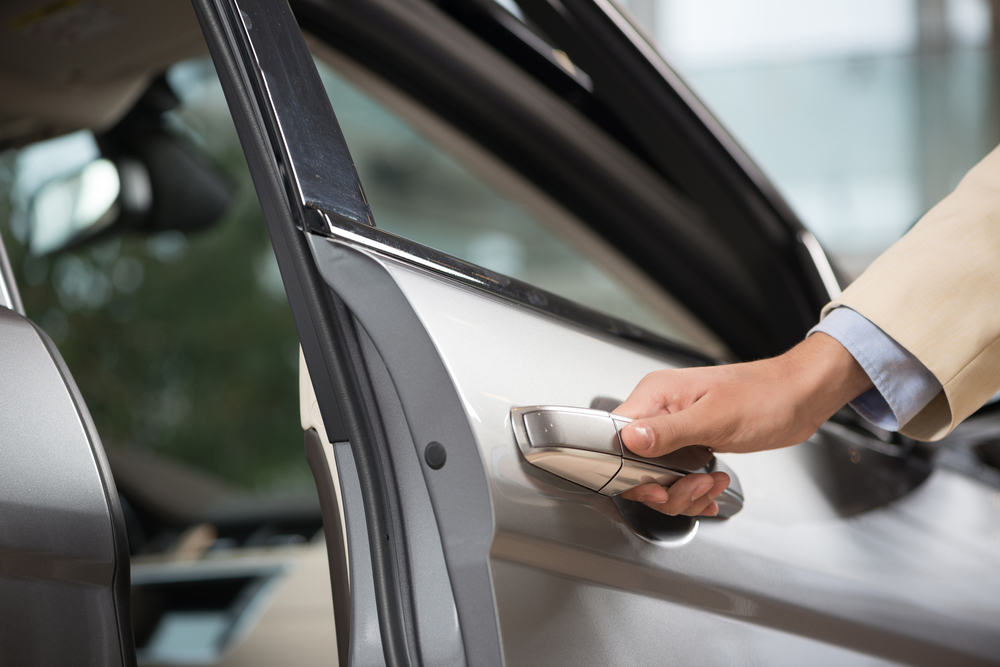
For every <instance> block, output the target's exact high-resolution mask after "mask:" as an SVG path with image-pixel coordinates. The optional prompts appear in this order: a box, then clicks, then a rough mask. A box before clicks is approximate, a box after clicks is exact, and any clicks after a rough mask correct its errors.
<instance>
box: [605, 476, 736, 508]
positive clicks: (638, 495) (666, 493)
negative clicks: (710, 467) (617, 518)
mask: <svg viewBox="0 0 1000 667" xmlns="http://www.w3.org/2000/svg"><path fill="white" fill-rule="evenodd" d="M727 486H729V475H727V474H726V473H724V472H713V473H711V474H692V475H686V476H684V477H682V478H681V479H679V480H678V481H677V482H675V483H674V484H673V485H672V486H671V487H670V488H669V489H664V488H663V487H661V486H660V485H659V484H641V485H639V486H636V487H634V488H631V489H629V490H628V491H626V492H624V493H622V497H624V498H627V499H628V500H635V501H639V502H642V503H643V504H645V505H646V506H647V507H650V508H652V509H655V510H656V511H658V512H663V513H664V514H669V515H670V516H676V515H678V514H683V515H685V516H699V515H703V516H715V515H716V514H718V513H719V506H718V504H717V503H716V502H715V498H716V497H718V495H719V494H720V493H722V492H723V491H724V490H725V489H726V487H727Z"/></svg>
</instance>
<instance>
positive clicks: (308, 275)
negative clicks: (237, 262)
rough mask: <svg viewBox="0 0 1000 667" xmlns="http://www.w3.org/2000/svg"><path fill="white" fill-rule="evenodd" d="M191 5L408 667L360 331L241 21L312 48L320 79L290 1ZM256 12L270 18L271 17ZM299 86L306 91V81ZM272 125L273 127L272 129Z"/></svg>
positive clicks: (387, 617)
mask: <svg viewBox="0 0 1000 667" xmlns="http://www.w3.org/2000/svg"><path fill="white" fill-rule="evenodd" d="M193 4H194V8H195V13H196V15H197V16H198V21H199V23H200V24H201V28H202V31H203V32H204V33H205V37H206V41H207V42H208V47H209V51H210V52H211V54H212V60H213V61H214V62H215V67H216V70H217V71H218V73H219V79H220V81H221V82H222V88H223V91H224V92H225V94H226V100H227V102H228V103H229V108H230V111H231V113H232V116H233V121H234V122H235V124H236V130H237V134H238V135H239V138H240V143H241V144H242V146H243V152H244V155H245V156H246V159H247V163H248V166H249V168H250V174H251V177H252V178H253V182H254V186H255V188H256V191H257V196H258V199H259V200H260V204H261V208H262V209H263V212H264V220H265V222H266V224H267V229H268V234H269V235H270V238H271V244H272V247H273V248H274V253H275V257H276V258H277V261H278V268H279V270H280V272H281V277H282V282H283V283H284V285H285V291H286V293H287V295H288V301H289V304H290V306H291V310H292V316H293V318H294V320H295V325H296V328H297V330H298V334H299V340H300V342H301V344H302V351H303V355H304V356H305V359H306V363H307V365H308V366H309V371H310V376H311V377H312V381H313V386H314V389H315V391H316V396H317V399H318V401H319V406H320V411H321V413H322V416H323V423H324V425H325V427H326V429H327V436H328V437H329V438H330V439H331V440H332V441H341V440H350V443H351V450H352V452H353V454H354V458H355V461H356V464H357V471H358V478H359V482H360V486H361V495H362V502H363V503H364V506H365V519H366V521H367V524H368V535H369V547H370V549H371V559H372V576H373V580H374V588H375V602H376V608H377V609H378V616H379V629H380V633H381V638H382V646H383V651H384V657H385V660H386V664H387V665H389V666H391V667H396V666H401V667H402V666H408V665H410V664H411V660H410V655H409V652H408V648H407V643H406V633H405V627H406V620H405V618H404V616H403V609H402V606H401V604H400V597H401V593H400V590H399V587H400V582H399V580H398V577H397V572H398V570H397V564H396V562H395V558H394V549H393V548H392V547H391V544H390V542H394V540H393V539H392V534H393V523H392V518H391V515H390V509H389V503H388V500H387V493H388V491H387V487H388V486H390V485H391V483H392V482H391V480H388V479H386V478H385V477H383V476H382V474H381V472H382V471H380V470H379V465H378V458H377V453H376V452H375V451H374V450H373V448H374V441H373V438H372V437H371V434H370V422H369V419H368V416H367V414H366V412H365V408H364V405H363V404H362V403H361V401H360V399H359V396H360V393H359V392H358V390H357V388H356V387H355V386H354V380H355V377H356V376H355V370H354V369H353V368H352V367H351V365H350V355H349V353H348V351H347V348H346V347H345V346H346V345H348V344H349V343H350V341H351V339H352V337H353V336H354V332H353V330H352V328H351V323H350V321H345V320H344V318H343V305H342V304H340V303H339V301H338V300H337V299H336V297H335V296H334V295H333V294H332V293H331V292H330V290H329V289H328V288H327V287H326V286H325V284H324V283H323V281H322V279H321V278H320V277H319V275H318V273H317V271H316V267H315V264H314V263H313V261H312V257H311V255H310V252H309V249H308V247H307V246H306V243H305V239H304V238H303V235H302V233H301V232H300V231H299V229H298V228H297V227H299V226H301V219H299V220H296V218H297V217H298V218H300V217H301V216H302V209H301V200H299V199H298V195H299V194H300V193H299V191H298V190H297V188H295V187H294V185H293V182H292V181H293V179H294V172H293V171H292V170H291V169H290V168H289V167H288V163H287V162H286V161H285V156H284V148H285V146H284V145H283V142H282V139H281V137H280V135H278V136H276V134H275V132H276V129H275V127H276V125H277V119H275V118H274V117H273V116H270V115H269V113H268V112H269V111H270V110H273V109H271V108H270V105H269V104H268V101H267V90H266V86H265V85H264V83H263V81H262V79H261V72H260V71H259V69H258V68H257V67H256V64H255V54H254V50H253V48H252V47H251V45H250V40H249V38H248V36H247V34H246V33H244V32H242V29H241V28H240V24H239V23H238V22H237V21H236V19H235V17H236V16H240V15H241V12H246V10H247V9H249V10H250V11H249V12H248V13H245V14H243V18H242V19H241V22H245V21H247V20H248V19H249V22H251V23H253V22H256V24H257V27H258V29H259V30H261V31H263V32H267V33H269V37H270V39H271V40H272V42H271V43H270V45H269V46H268V49H267V53H268V54H270V55H271V56H273V57H279V58H283V57H287V58H293V57H294V56H295V55H298V56H299V57H300V59H301V56H302V52H303V51H304V52H305V54H306V55H305V59H304V60H303V61H302V62H303V63H308V67H307V68H306V69H307V70H308V69H311V70H312V71H313V72H314V73H315V66H314V65H313V63H312V59H311V57H309V56H308V50H307V49H306V47H305V42H304V41H303V39H302V33H301V32H300V31H299V28H298V25H297V24H296V23H295V20H294V18H293V17H292V16H291V11H290V10H289V9H288V6H287V4H285V3H283V2H278V3H270V4H268V5H267V7H265V8H261V6H260V5H261V4H262V3H258V2H252V1H251V0H246V1H241V2H240V6H237V4H236V1H235V0H193ZM251 5H252V6H251ZM258 10H259V11H260V12H261V13H263V14H266V15H267V18H266V20H265V19H264V18H263V17H262V15H261V13H258ZM279 32H280V33H281V35H282V36H283V37H284V38H285V39H286V40H287V43H285V44H281V45H278V44H275V43H273V40H275V39H277V35H276V34H272V33H279ZM316 79H317V80H318V74H316ZM296 80H297V81H298V82H299V83H300V84H301V79H296ZM320 85H322V84H320ZM324 95H325V93H324ZM324 99H325V98H324ZM327 105H329V101H327ZM332 113H333V111H332V109H330V114H331V115H332ZM265 118H269V119H270V120H269V121H267V122H265ZM286 120H287V119H286ZM345 148H346V147H345ZM348 157H349V156H348ZM349 217H351V219H354V218H355V216H349ZM338 311H339V312H338Z"/></svg>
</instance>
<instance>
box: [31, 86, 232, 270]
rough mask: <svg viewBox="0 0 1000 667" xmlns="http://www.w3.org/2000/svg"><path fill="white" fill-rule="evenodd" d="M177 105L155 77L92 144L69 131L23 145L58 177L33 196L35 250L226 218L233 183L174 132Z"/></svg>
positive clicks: (192, 227) (186, 228)
mask: <svg viewBox="0 0 1000 667" xmlns="http://www.w3.org/2000/svg"><path fill="white" fill-rule="evenodd" d="M177 103H178V102H177V99H176V97H174V95H173V93H172V92H171V91H170V89H169V87H168V86H167V84H166V81H165V80H164V79H162V78H161V79H157V80H156V81H154V82H153V83H152V84H151V85H150V88H149V89H148V90H147V91H146V93H145V94H144V95H143V96H142V97H141V98H140V99H139V101H138V102H137V103H136V105H135V107H133V109H132V110H131V111H130V112H129V113H127V114H126V115H125V116H124V117H123V118H122V120H121V121H119V123H118V124H117V125H116V126H114V127H112V128H111V129H110V130H108V131H106V132H104V133H103V134H101V135H99V136H97V137H94V136H93V135H91V134H90V133H87V135H88V137H89V143H88V141H82V140H79V139H80V137H76V139H75V140H66V139H70V138H72V137H73V136H74V135H69V136H68V137H64V138H60V139H55V140H51V141H48V142H43V143H41V144H36V145H35V146H32V147H29V148H27V149H25V151H26V152H32V151H33V152H34V153H35V154H36V157H37V159H35V160H33V162H34V163H35V164H34V166H35V167H36V170H37V171H42V172H43V173H45V172H47V173H49V174H53V175H54V174H57V173H58V174H59V175H58V176H56V177H55V178H54V179H53V180H51V181H48V182H45V181H44V180H42V181H41V183H42V185H41V187H37V186H35V187H37V189H35V190H34V192H33V193H31V194H30V195H29V196H28V207H27V211H28V216H27V221H28V233H27V236H28V247H29V249H30V251H31V253H32V254H34V255H45V254H48V253H51V252H55V251H58V250H63V249H65V248H69V247H71V246H76V245H79V244H81V243H84V242H87V241H91V240H96V239H97V238H101V237H105V236H108V235H111V234H117V233H121V232H125V231H133V232H145V233H156V232H162V231H167V230H176V231H181V232H194V231H199V230H202V229H206V228H208V227H210V226H212V225H213V224H215V223H216V222H218V221H219V220H220V219H221V218H222V216H223V215H225V213H226V210H227V209H228V208H229V203H230V201H231V200H232V196H233V192H234V188H233V185H232V184H231V183H230V182H229V180H228V179H227V178H226V177H225V176H224V175H223V174H222V173H220V171H219V170H218V169H217V168H216V167H215V166H214V165H213V164H211V162H210V161H208V160H206V159H205V158H204V157H203V156H202V155H201V154H200V152H199V151H197V150H196V149H195V147H194V146H191V145H190V144H189V143H188V142H187V141H185V140H184V139H183V138H181V137H178V136H176V135H175V134H174V132H172V131H169V130H168V127H167V125H168V124H167V123H166V122H165V120H164V116H163V115H164V113H166V112H167V111H169V110H170V109H172V108H174V107H175V106H176V105H177ZM81 165H82V166H81ZM74 167H76V170H75V171H70V172H69V173H66V171H65V169H66V168H68V169H73V168H74ZM60 172H61V173H60ZM36 182H37V181H36Z"/></svg>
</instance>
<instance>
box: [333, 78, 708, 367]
mask: <svg viewBox="0 0 1000 667" xmlns="http://www.w3.org/2000/svg"><path fill="white" fill-rule="evenodd" d="M317 65H318V67H319V70H320V74H321V76H322V79H323V83H324V84H325V85H326V88H327V93H328V94H329V96H330V99H331V101H332V103H333V106H334V109H335V111H336V113H337V118H338V120H339V121H340V125H341V128H342V129H343V132H344V136H345V137H346V138H347V142H348V145H349V147H350V150H351V155H352V156H353V157H354V161H355V164H356V166H357V169H358V174H359V176H360V178H361V182H362V184H363V185H364V188H365V194H366V196H367V198H368V202H369V204H370V205H371V208H372V212H373V214H374V216H375V224H376V225H377V226H379V227H380V228H383V229H385V230H387V231H390V232H393V233H394V234H398V235H399V236H402V237H405V238H407V239H410V240H413V241H417V242H419V243H422V244H424V245H427V246H430V247H432V248H435V249H438V250H442V251H444V252H446V253H448V254H451V255H455V256H457V257H460V258H462V259H465V260H467V261H470V262H472V263H474V264H478V265H480V266H484V267H486V268H488V269H491V270H493V271H497V272H499V273H503V274H505V275H508V276H511V277H513V278H517V279H519V280H522V281H525V282H527V283H530V284H532V285H535V286H537V287H540V288H542V289H545V290H547V291H550V292H553V293H555V294H557V295H559V296H562V297H566V298H568V299H571V300H573V301H576V302H577V303H580V304H583V305H585V306H588V307H590V308H593V309H595V310H599V311H602V312H604V313H607V314H610V315H612V316H615V317H618V318H621V319H624V320H628V321H630V322H633V323H635V324H638V325H640V326H642V327H644V328H647V329H649V330H651V331H654V332H656V333H659V334H660V335H662V336H665V337H667V338H670V339H672V340H675V341H679V342H682V343H684V344H687V345H689V346H691V347H695V348H697V349H701V350H702V351H705V352H708V353H714V354H717V355H718V354H720V346H719V345H718V344H717V343H715V341H714V339H711V337H710V336H709V335H707V334H706V333H705V332H704V331H703V330H702V329H701V328H700V325H698V324H697V323H695V322H694V321H693V318H692V317H691V316H690V315H687V313H686V312H684V311H683V310H682V309H681V308H680V307H679V306H677V305H674V304H671V306H670V309H668V308H663V307H657V305H654V304H653V303H651V302H650V300H648V299H643V298H641V297H640V296H639V295H638V293H637V291H636V290H633V289H630V288H629V286H627V285H626V284H624V283H623V282H622V281H621V280H619V279H618V278H617V277H616V276H614V275H612V273H611V272H610V271H608V270H607V269H605V268H604V267H603V266H602V265H601V264H599V263H598V262H597V261H595V260H594V259H593V258H592V257H590V256H588V255H587V254H585V253H584V252H583V251H581V250H580V249H579V248H580V247H581V241H580V237H582V236H583V235H584V234H585V233H586V232H585V231H583V230H580V229H579V227H578V226H574V225H577V224H578V223H574V225H571V226H570V227H569V228H564V229H565V231H563V232H561V233H557V232H555V231H553V226H552V225H551V224H545V223H543V222H542V221H541V220H539V219H538V218H537V217H535V216H534V215H532V214H531V213H529V212H528V211H527V210H526V208H525V206H524V205H522V204H521V203H520V202H518V201H515V200H513V199H511V198H510V197H508V196H505V195H504V194H502V193H501V192H499V191H498V190H497V189H496V188H494V187H492V186H491V184H489V183H487V182H486V181H485V180H484V179H483V178H481V177H479V176H478V175H477V174H476V173H473V171H471V170H470V169H469V168H467V167H466V166H464V165H463V164H461V163H459V162H458V161H456V160H455V159H453V158H452V157H451V156H450V155H449V154H448V153H446V152H445V151H444V150H442V149H441V148H439V147H438V146H436V145H435V144H434V143H432V142H431V141H429V140H428V139H427V138H425V137H424V136H423V135H422V134H420V133H419V132H417V131H416V130H414V129H413V128H412V127H411V126H410V125H409V124H408V123H407V122H404V121H403V120H402V119H401V118H400V117H399V116H397V115H396V114H395V113H393V112H392V111H390V110H389V109H387V108H386V107H385V106H384V105H382V104H381V103H380V102H378V101H376V100H375V99H373V98H372V97H371V96H370V95H368V94H366V93H365V92H363V91H362V90H361V89H360V88H359V87H357V86H356V85H354V84H352V83H351V82H349V81H348V80H347V79H346V78H345V77H343V76H341V75H340V74H338V73H336V72H334V70H333V69H331V67H329V66H327V65H326V64H324V63H323V62H318V63H317ZM564 215H565V214H564ZM653 289H654V290H655V288H653ZM661 298H662V300H664V301H666V300H668V299H669V297H666V296H665V295H662V297H661Z"/></svg>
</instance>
